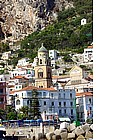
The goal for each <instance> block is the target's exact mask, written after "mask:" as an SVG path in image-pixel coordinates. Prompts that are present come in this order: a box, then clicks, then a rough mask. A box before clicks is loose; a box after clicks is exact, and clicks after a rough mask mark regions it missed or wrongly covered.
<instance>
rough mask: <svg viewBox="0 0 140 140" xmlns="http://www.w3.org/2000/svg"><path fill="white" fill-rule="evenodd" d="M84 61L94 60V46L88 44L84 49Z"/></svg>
mask: <svg viewBox="0 0 140 140" xmlns="http://www.w3.org/2000/svg"><path fill="white" fill-rule="evenodd" d="M83 56H84V62H93V46H88V47H87V48H85V49H84V53H83Z"/></svg>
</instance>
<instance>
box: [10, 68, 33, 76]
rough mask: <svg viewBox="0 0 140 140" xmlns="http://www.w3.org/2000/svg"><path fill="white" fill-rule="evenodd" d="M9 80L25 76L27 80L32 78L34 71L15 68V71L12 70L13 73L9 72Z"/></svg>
mask: <svg viewBox="0 0 140 140" xmlns="http://www.w3.org/2000/svg"><path fill="white" fill-rule="evenodd" d="M10 75H11V78H13V77H15V76H19V75H20V76H25V77H27V78H30V77H33V76H34V70H33V68H27V67H25V68H23V67H17V68H16V69H13V71H10Z"/></svg>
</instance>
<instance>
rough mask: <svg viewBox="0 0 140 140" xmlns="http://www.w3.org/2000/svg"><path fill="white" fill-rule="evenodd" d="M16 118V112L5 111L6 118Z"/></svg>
mask: <svg viewBox="0 0 140 140" xmlns="http://www.w3.org/2000/svg"><path fill="white" fill-rule="evenodd" d="M16 119H17V113H16V112H9V113H7V120H16Z"/></svg>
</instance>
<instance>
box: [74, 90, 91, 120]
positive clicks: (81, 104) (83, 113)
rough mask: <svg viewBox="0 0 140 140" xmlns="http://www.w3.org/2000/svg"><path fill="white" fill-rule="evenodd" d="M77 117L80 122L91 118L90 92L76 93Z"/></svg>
mask: <svg viewBox="0 0 140 140" xmlns="http://www.w3.org/2000/svg"><path fill="white" fill-rule="evenodd" d="M76 109H77V116H78V119H79V120H80V121H81V122H85V121H86V120H87V119H92V118H93V94H92V93H91V92H83V93H76Z"/></svg>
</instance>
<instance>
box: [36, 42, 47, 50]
mask: <svg viewBox="0 0 140 140" xmlns="http://www.w3.org/2000/svg"><path fill="white" fill-rule="evenodd" d="M38 52H47V49H46V48H45V47H44V46H43V43H42V46H41V48H40V49H39V50H38Z"/></svg>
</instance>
